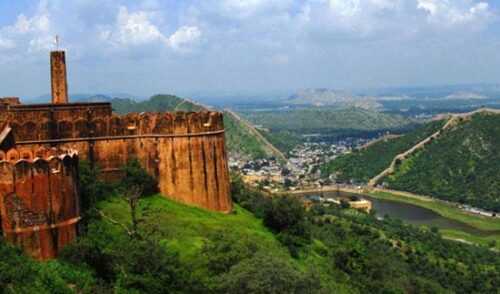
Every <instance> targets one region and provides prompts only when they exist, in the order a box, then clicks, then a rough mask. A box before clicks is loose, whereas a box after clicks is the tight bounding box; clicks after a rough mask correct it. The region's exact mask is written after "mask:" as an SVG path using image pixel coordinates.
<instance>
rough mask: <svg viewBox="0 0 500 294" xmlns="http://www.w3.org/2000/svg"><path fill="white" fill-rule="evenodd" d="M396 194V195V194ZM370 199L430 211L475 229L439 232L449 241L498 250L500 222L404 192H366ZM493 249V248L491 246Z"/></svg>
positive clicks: (451, 205)
mask: <svg viewBox="0 0 500 294" xmlns="http://www.w3.org/2000/svg"><path fill="white" fill-rule="evenodd" d="M396 193H397V194H396ZM367 194H368V195H369V196H370V197H373V198H379V199H384V200H389V201H396V202H404V203H409V204H413V205H416V206H420V207H424V208H427V209H430V210H432V211H434V212H436V213H437V214H439V215H441V216H443V217H445V218H448V219H452V220H455V221H458V222H461V223H463V224H464V226H470V227H471V228H472V229H476V230H477V233H476V234H473V233H471V232H464V231H458V230H451V229H447V230H441V233H442V235H443V236H444V237H447V238H449V239H455V240H456V239H459V240H464V241H467V242H471V243H475V244H482V245H485V246H489V247H491V246H490V245H491V242H495V246H497V245H498V248H499V249H500V220H499V219H493V218H491V217H483V216H478V215H471V214H470V213H466V212H464V211H463V210H462V209H460V208H459V207H457V206H456V205H453V204H451V203H447V202H444V201H439V200H437V199H433V198H430V197H425V196H417V195H408V193H404V192H381V191H375V192H367ZM492 247H494V246H492Z"/></svg>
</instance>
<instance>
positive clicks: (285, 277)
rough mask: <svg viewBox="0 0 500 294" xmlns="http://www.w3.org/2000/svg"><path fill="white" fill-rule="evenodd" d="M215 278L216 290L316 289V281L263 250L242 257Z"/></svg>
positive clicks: (233, 291) (283, 290) (291, 290)
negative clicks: (253, 254) (262, 251)
mask: <svg viewBox="0 0 500 294" xmlns="http://www.w3.org/2000/svg"><path fill="white" fill-rule="evenodd" d="M218 280H219V283H218V287H217V288H218V289H217V293H245V294H252V293H259V294H261V293H264V294H265V293H316V292H318V291H319V288H320V282H319V281H315V280H313V278H312V277H309V276H306V275H304V274H303V273H301V272H300V271H298V270H297V269H296V268H294V267H293V266H292V265H290V264H289V263H288V262H286V261H284V260H282V259H279V258H277V257H274V256H270V255H266V254H264V253H259V254H258V255H256V256H255V257H254V258H251V259H245V260H243V261H242V262H240V263H239V264H237V265H235V266H233V267H232V268H231V270H230V271H229V272H228V273H226V274H224V275H222V276H221V277H220V278H219V279H218Z"/></svg>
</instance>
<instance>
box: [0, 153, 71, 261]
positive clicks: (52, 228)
mask: <svg viewBox="0 0 500 294" xmlns="http://www.w3.org/2000/svg"><path fill="white" fill-rule="evenodd" d="M79 205H80V204H79V192H78V153H77V152H76V151H75V150H58V149H45V148H39V149H37V150H31V149H22V148H13V149H10V150H8V151H7V152H3V151H0V216H1V223H2V231H3V235H4V236H5V239H6V240H7V241H9V242H11V243H13V244H16V245H18V246H19V247H21V248H23V250H24V251H25V252H26V253H27V254H29V255H31V256H32V257H33V258H35V259H39V260H47V259H51V258H54V257H56V256H57V254H58V252H59V250H61V249H62V248H63V247H64V246H65V245H66V244H68V243H69V242H71V241H73V240H74V239H75V238H76V233H77V229H76V225H77V223H78V221H79V220H80V209H79Z"/></svg>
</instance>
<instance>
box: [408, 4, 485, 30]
mask: <svg viewBox="0 0 500 294" xmlns="http://www.w3.org/2000/svg"><path fill="white" fill-rule="evenodd" d="M417 9H420V10H423V11H425V12H426V13H427V20H428V21H429V22H431V23H435V24H440V25H445V26H453V25H464V24H482V23H484V22H485V21H488V19H489V18H490V17H491V16H492V12H491V11H490V7H489V4H488V3H487V2H483V1H481V2H477V3H471V1H461V0H458V1H457V0H454V1H449V0H417Z"/></svg>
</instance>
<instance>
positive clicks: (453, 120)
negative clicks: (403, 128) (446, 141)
mask: <svg viewBox="0 0 500 294" xmlns="http://www.w3.org/2000/svg"><path fill="white" fill-rule="evenodd" d="M480 113H493V114H500V110H499V109H493V108H479V109H476V110H474V111H471V112H467V113H459V114H451V115H448V117H449V119H448V121H447V122H446V124H445V125H444V126H443V127H442V128H441V129H439V130H438V131H437V132H435V133H433V134H431V135H430V136H428V137H427V138H425V139H423V140H422V141H420V142H418V143H417V144H416V145H414V146H413V147H411V148H410V149H408V150H406V151H405V152H403V153H400V154H398V155H396V156H395V157H394V159H393V160H392V162H391V164H390V165H389V167H388V168H387V169H385V170H383V171H382V172H381V173H380V174H378V175H376V176H375V177H373V178H372V179H370V181H369V182H368V186H369V187H374V186H376V185H377V184H378V183H379V182H380V181H381V180H382V179H383V178H385V177H387V176H389V175H391V174H393V173H394V171H395V170H396V166H397V165H399V164H401V163H402V162H403V161H404V160H406V159H407V158H408V157H409V156H411V155H412V154H413V153H415V152H416V151H418V150H420V149H422V148H424V147H425V146H426V145H427V144H430V143H432V141H433V140H435V139H437V138H439V137H440V136H441V135H442V134H443V133H444V131H446V130H448V129H449V128H451V127H453V126H455V125H457V124H458V123H460V120H461V119H466V118H470V117H472V116H473V115H475V114H480Z"/></svg>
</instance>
